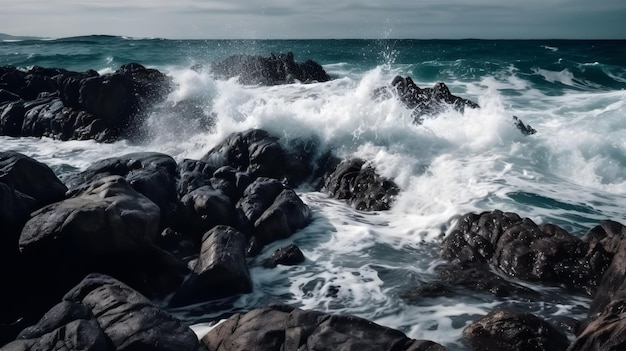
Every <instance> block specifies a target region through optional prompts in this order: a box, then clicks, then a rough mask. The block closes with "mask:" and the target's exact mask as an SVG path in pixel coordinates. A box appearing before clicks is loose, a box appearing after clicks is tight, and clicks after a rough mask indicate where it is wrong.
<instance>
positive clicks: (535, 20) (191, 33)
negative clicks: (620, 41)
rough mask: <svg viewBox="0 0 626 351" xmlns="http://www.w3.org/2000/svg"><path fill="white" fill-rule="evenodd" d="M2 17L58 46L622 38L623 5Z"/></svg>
mask: <svg viewBox="0 0 626 351" xmlns="http://www.w3.org/2000/svg"><path fill="white" fill-rule="evenodd" d="M0 1H6V0H0ZM0 5H1V4H0ZM2 8H3V11H2V12H1V13H0V23H1V24H2V28H1V29H2V31H5V32H8V33H12V34H16V35H47V36H57V37H58V36H71V35H85V34H113V35H129V36H140V37H144V36H159V37H167V38H254V39H261V38H328V37H331V38H351V37H354V38H378V37H386V36H391V37H399V38H467V37H476V38H546V37H561V38H626V26H623V25H622V22H623V18H624V17H626V1H623V0H603V1H596V2H589V1H583V0H526V1H524V2H519V1H516V2H511V1H501V0H474V1H472V2H471V3H468V2H467V1H466V0H414V1H411V2H408V1H405V0H387V1H385V2H382V1H379V0H360V1H356V0H343V1H337V0H317V1H315V2H312V1H306V2H303V1H295V0H266V1H263V2H259V1H252V0H238V1H232V0H230V1H225V0H209V1H205V0H180V1H171V0H169V1H163V0H133V1H131V2H128V1H126V0H125V1H122V0H107V1H103V0H92V1H89V2H85V1H78V0H58V1H54V2H51V1H43V0H21V1H15V2H14V1H12V3H11V6H2Z"/></svg>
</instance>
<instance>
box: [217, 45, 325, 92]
mask: <svg viewBox="0 0 626 351" xmlns="http://www.w3.org/2000/svg"><path fill="white" fill-rule="evenodd" d="M211 71H212V72H213V73H214V74H216V75H217V76H219V77H222V78H227V79H228V78H233V77H238V80H239V82H240V83H241V84H253V85H277V84H291V83H295V82H296V81H299V82H302V83H311V82H326V81H329V80H330V76H329V75H328V74H327V73H326V72H325V71H324V69H323V68H322V66H320V65H319V64H317V63H316V62H314V61H311V60H308V61H306V62H303V63H298V62H295V60H294V57H293V54H292V53H291V52H290V53H287V54H279V55H278V56H276V55H274V54H271V55H270V56H269V57H262V56H251V55H235V56H231V57H228V58H226V59H225V60H223V61H220V62H218V63H214V64H212V65H211Z"/></svg>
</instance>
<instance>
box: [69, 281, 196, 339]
mask: <svg viewBox="0 0 626 351" xmlns="http://www.w3.org/2000/svg"><path fill="white" fill-rule="evenodd" d="M63 299H64V300H65V301H71V302H75V303H80V304H82V305H84V306H87V307H88V308H89V309H90V310H91V311H92V313H93V315H94V316H95V317H96V321H97V322H98V325H100V327H101V328H102V330H103V331H104V333H105V334H106V336H107V337H108V339H109V340H110V341H111V344H112V345H113V347H114V349H115V350H176V351H184V350H193V351H197V350H198V348H199V343H198V339H197V337H196V335H195V334H194V333H193V331H192V330H191V329H189V328H188V327H187V326H185V325H183V323H182V322H181V321H179V320H178V319H176V318H174V317H173V316H172V315H170V314H169V313H168V312H166V311H164V310H162V309H160V308H159V307H157V306H156V305H154V304H153V303H152V302H150V300H148V299H147V298H145V297H144V296H143V295H141V294H140V293H138V292H137V291H135V290H133V289H131V288H130V287H128V286H127V285H125V284H124V283H122V282H120V281H118V280H115V279H113V278H111V277H108V276H105V275H102V274H90V275H88V276H87V277H86V278H85V279H84V280H83V281H82V282H80V283H79V284H78V285H77V286H76V287H74V288H73V289H72V290H71V291H69V292H68V293H67V294H66V295H65V297H64V298H63Z"/></svg>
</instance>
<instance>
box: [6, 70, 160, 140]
mask: <svg viewBox="0 0 626 351" xmlns="http://www.w3.org/2000/svg"><path fill="white" fill-rule="evenodd" d="M0 89H3V92H4V93H3V94H2V98H1V99H2V101H13V102H12V103H8V104H3V105H1V106H0V108H1V114H2V118H1V119H0V134H2V135H11V136H34V137H40V136H48V137H52V138H58V139H61V140H68V139H80V140H82V139H95V140H97V141H114V140H116V139H118V138H120V137H128V136H133V135H134V134H135V133H136V132H137V131H136V130H133V129H134V127H135V126H138V125H139V124H140V123H141V122H142V116H143V115H144V111H145V110H146V108H147V107H148V106H149V105H151V104H153V103H154V102H156V101H158V100H162V99H163V98H164V97H165V95H166V94H167V92H169V90H170V89H171V82H170V79H169V78H167V77H166V76H165V75H164V74H162V73H160V72H159V71H157V70H154V69H147V68H145V67H143V66H141V65H139V64H128V65H125V66H122V67H121V68H120V69H119V70H117V71H116V72H114V73H111V74H106V75H102V76H101V75H99V74H98V73H97V72H95V71H87V72H84V73H79V72H70V71H66V70H62V69H47V68H41V67H33V68H31V69H29V70H28V71H21V70H18V69H15V68H13V67H9V68H6V67H5V68H3V69H2V70H0ZM15 96H18V97H19V98H20V99H21V100H18V99H16V98H15ZM22 101H25V102H24V103H22Z"/></svg>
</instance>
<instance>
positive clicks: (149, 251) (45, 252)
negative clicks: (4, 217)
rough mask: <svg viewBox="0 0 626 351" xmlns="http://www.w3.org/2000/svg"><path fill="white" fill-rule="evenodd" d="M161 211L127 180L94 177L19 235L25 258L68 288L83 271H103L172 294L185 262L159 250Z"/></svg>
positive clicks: (35, 217)
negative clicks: (91, 181) (157, 241)
mask: <svg viewBox="0 0 626 351" xmlns="http://www.w3.org/2000/svg"><path fill="white" fill-rule="evenodd" d="M159 218H160V211H159V208H158V206H156V205H155V204H154V203H153V202H152V201H150V200H149V199H147V198H146V197H144V196H143V195H141V194H139V193H137V192H136V191H135V190H133V189H132V188H131V187H130V186H129V185H128V183H127V182H126V181H125V180H124V178H122V177H119V176H109V177H105V178H102V179H99V180H97V181H94V182H93V183H92V184H91V186H90V187H88V188H86V189H85V190H84V192H83V193H81V195H80V196H77V197H73V198H69V199H67V200H64V201H61V202H57V203H54V204H51V205H49V206H46V207H44V208H42V209H40V210H39V211H37V212H35V213H34V214H33V215H32V217H31V219H30V220H29V221H28V222H26V224H25V225H24V228H23V230H22V233H21V235H20V238H19V248H20V251H21V253H22V255H23V256H24V257H25V259H28V260H29V261H30V262H33V263H37V265H39V266H40V267H41V268H40V270H41V269H43V270H44V271H45V272H48V273H47V279H54V280H55V281H56V285H55V289H54V290H55V291H58V290H59V289H64V290H67V289H68V288H69V287H71V286H73V285H74V284H76V283H77V281H78V280H79V279H80V278H82V277H84V275H85V274H87V273H91V272H105V273H107V274H111V275H114V276H115V277H117V278H119V279H122V280H123V281H124V282H126V283H128V284H129V285H131V286H133V287H134V288H136V289H139V290H141V291H142V292H143V293H145V294H149V295H154V296H162V295H163V294H166V293H169V292H171V291H172V290H173V289H174V287H176V286H178V284H180V282H181V281H182V277H183V274H185V273H186V268H185V266H184V264H182V263H181V262H179V261H177V260H176V259H175V258H174V257H172V256H171V255H169V254H167V253H166V252H164V251H162V250H160V249H158V248H157V247H156V245H155V241H156V239H157V237H158V235H159Z"/></svg>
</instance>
